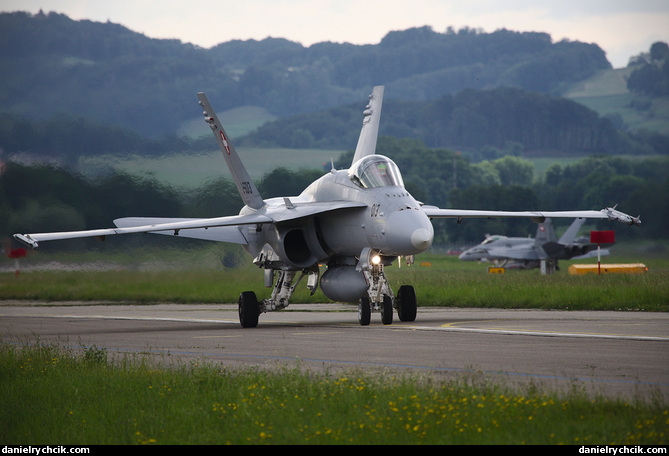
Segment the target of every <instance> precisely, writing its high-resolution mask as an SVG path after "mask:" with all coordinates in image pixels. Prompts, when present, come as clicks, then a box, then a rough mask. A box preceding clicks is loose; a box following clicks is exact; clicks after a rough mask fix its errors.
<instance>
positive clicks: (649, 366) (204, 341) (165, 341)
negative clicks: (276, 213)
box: [0, 302, 669, 398]
mask: <svg viewBox="0 0 669 456" xmlns="http://www.w3.org/2000/svg"><path fill="white" fill-rule="evenodd" d="M0 335H1V337H2V340H3V341H4V342H7V343H12V344H28V343H35V342H36V341H38V340H39V341H41V342H42V343H52V342H54V343H57V344H58V345H61V346H66V347H68V348H72V349H75V350H77V349H82V348H85V347H91V346H96V347H97V348H104V349H106V350H107V352H108V353H109V354H114V355H116V353H142V354H147V355H150V356H153V357H155V358H156V359H157V360H159V361H161V362H162V361H165V362H170V363H173V362H182V361H191V360H202V359H205V360H207V361H208V362H211V363H220V364H223V365H225V366H230V367H231V368H233V367H234V368H238V367H250V366H253V367H260V368H273V367H277V366H289V367H294V366H299V367H300V368H305V369H310V370H313V371H329V372H332V371H338V370H342V369H343V370H356V371H362V372H370V373H379V374H382V375H388V376H389V378H390V377H391V376H392V374H394V373H396V372H412V373H419V374H420V375H427V376H431V377H433V378H434V379H435V380H439V379H450V378H464V379H469V380H473V381H486V382H498V381H499V382H502V384H504V385H509V384H513V385H519V386H522V385H525V386H527V385H533V386H539V385H540V386H541V387H547V388H557V389H565V388H567V389H573V388H576V389H583V390H586V391H588V392H592V393H596V394H604V395H611V396H616V397H620V396H627V397H633V396H637V395H647V394H651V395H652V394H658V393H659V394H662V395H663V396H665V397H666V398H669V313H657V312H648V313H646V312H609V311H602V312H599V311H573V312H568V311H541V310H500V309H454V308H419V309H418V317H417V319H416V321H415V322H412V323H403V322H400V321H399V320H398V319H397V317H396V316H395V322H394V323H393V324H392V325H388V326H385V325H383V324H382V323H381V317H380V314H372V324H371V325H370V326H366V327H362V326H360V325H359V324H358V322H357V308H356V307H355V306H351V305H343V304H309V305H298V304H292V305H291V306H290V307H289V308H288V309H286V310H284V311H281V312H273V313H267V314H263V315H261V316H260V324H259V325H258V327H257V328H250V329H244V328H241V327H240V325H239V321H238V316H237V305H236V304H234V305H233V304H220V305H202V304H192V305H181V304H161V305H91V304H90V303H51V304H48V305H46V304H39V303H34V304H28V303H25V302H14V303H12V302H10V303H8V302H4V303H2V304H0ZM389 381H390V380H389Z"/></svg>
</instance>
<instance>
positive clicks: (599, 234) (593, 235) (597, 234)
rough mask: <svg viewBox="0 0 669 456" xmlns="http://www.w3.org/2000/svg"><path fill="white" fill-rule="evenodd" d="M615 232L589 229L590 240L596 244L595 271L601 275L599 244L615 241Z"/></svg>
mask: <svg viewBox="0 0 669 456" xmlns="http://www.w3.org/2000/svg"><path fill="white" fill-rule="evenodd" d="M615 239H616V236H615V232H613V231H590V242H591V243H593V244H597V273H598V274H599V275H602V264H601V260H600V253H599V247H600V244H613V243H614V242H616V240H615Z"/></svg>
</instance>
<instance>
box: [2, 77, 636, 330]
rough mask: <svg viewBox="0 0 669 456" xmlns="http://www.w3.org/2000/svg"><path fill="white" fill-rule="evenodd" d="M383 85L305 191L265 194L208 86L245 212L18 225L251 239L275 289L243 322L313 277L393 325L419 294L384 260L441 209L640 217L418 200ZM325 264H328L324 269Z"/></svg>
mask: <svg viewBox="0 0 669 456" xmlns="http://www.w3.org/2000/svg"><path fill="white" fill-rule="evenodd" d="M383 92H384V89H383V87H382V86H377V87H374V89H373V90H372V94H371V95H370V97H369V98H370V101H369V104H368V105H367V107H366V109H365V111H364V112H363V123H362V129H361V131H360V137H359V139H358V144H357V146H356V149H355V154H354V157H353V162H352V164H351V167H350V168H349V169H347V170H336V169H332V170H331V171H330V172H329V173H327V174H325V175H324V176H322V177H321V178H319V179H317V180H316V181H314V182H313V183H312V184H311V185H309V186H308V187H307V188H306V189H305V190H304V191H303V192H302V193H301V194H300V195H297V196H287V197H282V198H270V199H263V198H262V197H261V195H260V194H259V192H258V189H257V188H256V186H255V185H254V183H253V181H252V180H251V178H250V176H249V174H248V172H247V171H246V169H245V167H244V165H243V164H242V162H241V160H240V159H239V156H238V154H237V151H236V150H235V148H234V146H233V145H232V143H231V142H230V139H229V137H228V135H227V134H226V132H225V130H224V129H223V127H222V125H221V122H220V121H219V119H218V117H217V116H216V114H215V112H214V110H213V108H212V107H211V105H210V103H209V101H208V100H207V97H206V96H205V94H204V93H198V98H199V103H200V106H201V107H202V109H203V115H204V119H205V121H206V122H207V124H208V125H209V126H210V127H211V130H212V132H213V134H214V137H215V138H216V140H217V142H218V145H219V147H220V149H221V152H222V154H223V157H224V158H225V160H226V162H227V164H228V167H229V168H230V172H231V174H232V177H233V179H234V181H235V184H236V185H237V189H238V190H239V193H240V195H241V197H242V200H243V202H244V207H243V208H242V209H241V211H240V213H239V215H235V216H228V217H215V218H205V219H174V218H173V219H166V218H121V219H117V220H114V224H115V225H116V228H108V229H99V230H86V231H74V232H61V233H38V234H15V235H14V236H15V238H17V239H19V240H21V241H23V242H25V243H27V244H29V245H30V246H32V247H33V248H37V246H38V243H39V242H41V241H49V240H59V239H70V238H79V237H98V238H104V237H105V236H108V235H117V234H131V233H156V234H165V235H172V236H181V237H191V238H197V239H208V240H213V241H222V242H231V243H236V244H241V245H242V246H243V247H244V249H245V250H246V251H247V252H248V253H249V254H250V255H251V257H252V258H253V263H254V264H255V265H257V266H258V267H259V268H262V269H263V270H264V273H265V286H266V287H267V288H272V292H271V295H270V297H269V298H266V299H263V300H261V301H258V299H257V297H256V294H255V292H253V291H245V292H242V293H241V295H240V297H239V319H240V323H241V325H242V326H243V327H255V326H257V325H258V317H259V315H260V314H261V313H263V312H270V311H275V310H280V309H284V308H285V307H287V306H288V304H289V299H290V297H291V296H292V294H293V291H294V289H295V287H296V286H297V285H298V284H299V283H300V281H301V280H303V279H304V278H305V277H306V282H307V288H309V289H310V290H311V291H312V293H313V292H315V290H316V288H317V287H318V286H319V285H320V287H321V290H322V291H323V293H324V294H325V296H327V297H328V298H330V299H332V300H333V301H340V302H357V303H358V319H359V322H360V324H362V325H368V324H369V323H370V318H371V313H372V311H378V312H380V313H381V320H382V321H383V323H384V324H391V323H392V321H393V309H396V310H397V314H398V317H399V318H400V320H401V321H414V320H415V318H416V311H417V303H416V293H415V291H414V288H413V287H412V286H411V285H403V286H401V287H400V288H399V289H398V291H397V294H395V293H394V292H393V290H392V289H391V287H390V284H389V283H388V280H387V278H386V275H385V273H384V267H385V266H387V265H390V264H391V263H392V262H393V261H394V260H395V259H397V258H398V257H402V256H405V257H407V256H409V257H410V256H413V255H416V254H419V253H422V252H424V251H425V250H427V249H428V248H429V247H430V245H431V244H432V240H433V236H434V231H433V228H432V223H431V221H430V219H431V218H455V219H457V220H458V221H460V220H462V219H463V218H468V217H529V218H531V219H532V220H535V221H537V222H543V221H544V220H545V219H546V217H569V218H572V217H586V218H596V219H608V220H616V221H620V222H623V223H627V224H629V225H633V224H634V225H638V224H640V223H641V222H640V220H639V218H638V217H636V218H635V217H631V216H629V215H627V214H624V213H622V212H620V211H617V210H615V209H614V208H606V209H602V210H601V211H565V212H540V211H525V212H523V211H520V212H511V211H483V210H460V209H440V208H437V207H434V206H426V205H423V204H421V203H419V202H418V201H416V200H415V199H414V198H413V197H412V196H411V195H410V194H409V192H408V191H407V190H406V189H405V188H404V183H403V180H402V175H401V173H400V170H399V169H398V167H397V165H395V163H394V162H393V161H392V160H390V159H389V158H388V157H385V156H382V155H377V154H376V153H375V151H376V141H377V136H378V130H379V121H380V116H381V106H382V102H383ZM321 264H324V265H326V268H325V271H324V273H323V274H322V276H321V269H320V266H319V265H321Z"/></svg>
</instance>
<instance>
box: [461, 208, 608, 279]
mask: <svg viewBox="0 0 669 456" xmlns="http://www.w3.org/2000/svg"><path fill="white" fill-rule="evenodd" d="M584 223H585V219H583V218H577V219H575V220H574V221H573V222H572V224H571V225H570V226H569V228H567V231H565V232H564V234H563V235H562V236H561V237H560V239H559V240H558V238H557V235H556V234H555V229H554V228H553V223H552V222H551V219H546V221H545V222H543V223H539V226H538V227H537V234H536V237H535V238H534V239H532V238H530V237H526V238H524V237H507V236H501V235H487V236H486V238H485V240H484V241H483V242H481V243H480V244H479V245H477V246H475V247H472V248H471V249H468V250H465V251H464V252H462V253H461V254H460V256H459V257H458V258H460V259H461V260H463V261H490V262H495V263H499V264H500V266H502V267H506V268H509V269H534V268H538V267H541V271H542V273H544V274H551V273H553V272H555V270H556V269H557V263H558V260H568V259H572V258H582V257H588V256H590V254H591V253H592V252H593V251H594V250H596V249H597V244H591V243H589V242H587V241H585V240H584V238H577V237H576V236H577V235H578V230H579V229H580V228H581V226H583V224H584ZM600 254H601V255H608V254H609V251H608V250H607V249H604V250H601V253H600Z"/></svg>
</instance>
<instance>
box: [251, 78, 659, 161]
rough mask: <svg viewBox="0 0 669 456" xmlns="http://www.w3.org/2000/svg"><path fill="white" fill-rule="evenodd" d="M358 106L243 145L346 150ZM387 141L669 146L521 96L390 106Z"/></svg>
mask: <svg viewBox="0 0 669 456" xmlns="http://www.w3.org/2000/svg"><path fill="white" fill-rule="evenodd" d="M360 119H361V115H360V105H359V103H358V104H357V105H356V104H352V105H347V106H342V107H338V108H333V109H330V110H325V111H321V112H318V113H312V114H300V115H296V116H293V117H288V118H284V119H279V120H276V121H273V122H268V123H266V124H264V125H263V126H261V127H260V128H258V129H257V130H256V131H254V132H252V133H251V134H249V135H247V136H246V137H244V138H241V139H240V141H239V143H240V144H249V145H263V146H281V147H290V148H314V147H316V148H325V149H328V148H335V149H336V148H345V147H348V146H350V145H351V144H355V141H356V140H357V135H358V130H359V125H360ZM380 132H381V134H387V135H392V136H395V137H399V138H418V139H421V140H422V141H423V142H425V143H426V144H427V145H428V146H430V147H445V148H450V149H455V150H462V151H467V152H470V153H472V154H473V155H472V156H474V157H477V156H483V157H489V156H490V155H491V154H492V155H493V156H496V155H503V154H508V153H511V154H529V155H541V154H545V155H570V156H583V155H590V154H613V155H615V154H631V155H641V154H669V138H668V137H664V136H662V135H655V134H651V133H646V134H635V133H628V132H623V131H621V130H618V129H616V128H615V127H614V124H613V123H612V122H611V121H610V120H609V119H607V118H602V117H600V116H599V115H597V113H595V112H594V111H592V110H590V109H588V108H586V107H585V106H583V105H581V104H579V103H576V102H574V101H571V100H568V99H565V98H560V97H555V96H551V95H547V94H540V93H536V92H530V91H526V90H523V89H518V88H497V89H490V90H473V89H466V90H463V91H461V92H459V93H457V94H455V95H445V96H443V97H441V98H439V99H437V100H434V101H423V102H417V101H396V100H389V101H387V102H386V101H384V107H383V114H382V121H381V127H380Z"/></svg>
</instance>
